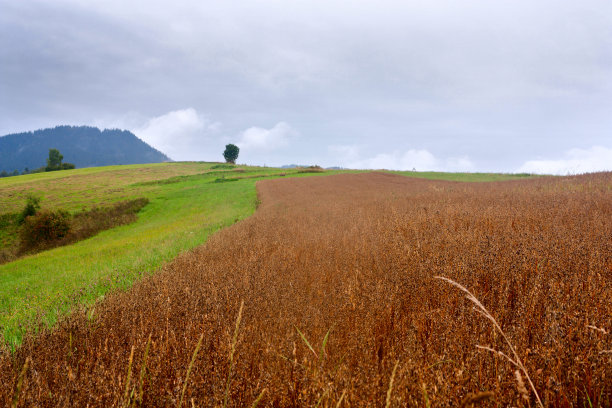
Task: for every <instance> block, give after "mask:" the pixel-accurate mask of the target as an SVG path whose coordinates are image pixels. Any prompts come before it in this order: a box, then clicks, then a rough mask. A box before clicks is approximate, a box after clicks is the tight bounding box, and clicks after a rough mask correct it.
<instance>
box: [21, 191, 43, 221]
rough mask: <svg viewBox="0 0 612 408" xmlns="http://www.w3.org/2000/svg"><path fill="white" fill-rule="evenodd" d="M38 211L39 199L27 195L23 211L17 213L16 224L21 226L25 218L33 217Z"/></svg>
mask: <svg viewBox="0 0 612 408" xmlns="http://www.w3.org/2000/svg"><path fill="white" fill-rule="evenodd" d="M39 209H40V198H39V197H36V196H33V195H29V196H28V201H27V202H26V205H25V207H23V210H21V213H19V216H18V217H17V222H18V223H19V224H23V222H24V221H25V219H26V218H27V217H30V216H32V215H35V214H36V211H38V210H39Z"/></svg>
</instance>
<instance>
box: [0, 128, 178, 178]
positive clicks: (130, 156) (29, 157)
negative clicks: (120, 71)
mask: <svg viewBox="0 0 612 408" xmlns="http://www.w3.org/2000/svg"><path fill="white" fill-rule="evenodd" d="M51 148H54V149H58V150H59V151H60V152H61V153H62V154H63V155H64V158H65V159H66V161H68V162H70V163H74V164H75V165H76V167H77V168H82V167H98V166H110V165H116V164H142V163H160V162H164V161H169V160H170V159H169V158H168V156H166V155H165V154H163V153H162V152H160V151H159V150H156V149H154V148H153V147H151V146H149V145H148V144H147V143H145V142H144V141H142V140H141V139H139V138H138V137H136V135H134V134H133V133H132V132H129V131H127V130H120V129H104V130H100V129H98V128H96V127H91V126H56V127H54V128H49V129H41V130H36V131H34V132H24V133H15V134H10V135H6V136H2V137H0V172H1V171H7V172H12V171H13V170H18V171H19V172H23V171H24V170H25V169H26V168H28V169H30V170H32V169H35V168H38V167H40V166H44V165H45V163H46V159H47V157H48V154H49V149H51Z"/></svg>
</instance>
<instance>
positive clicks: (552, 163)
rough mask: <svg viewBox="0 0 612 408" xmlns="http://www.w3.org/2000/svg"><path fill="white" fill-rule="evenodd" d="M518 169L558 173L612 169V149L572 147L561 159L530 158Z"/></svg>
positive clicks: (579, 172)
mask: <svg viewBox="0 0 612 408" xmlns="http://www.w3.org/2000/svg"><path fill="white" fill-rule="evenodd" d="M517 171H518V172H519V173H536V174H557V175H567V174H582V173H592V172H596V171H612V149H609V148H606V147H601V146H593V147H591V148H590V149H571V150H569V151H567V152H566V153H565V154H564V155H563V157H562V158H559V159H543V160H529V161H527V162H525V164H523V165H522V166H521V167H520V168H519V169H518V170H517Z"/></svg>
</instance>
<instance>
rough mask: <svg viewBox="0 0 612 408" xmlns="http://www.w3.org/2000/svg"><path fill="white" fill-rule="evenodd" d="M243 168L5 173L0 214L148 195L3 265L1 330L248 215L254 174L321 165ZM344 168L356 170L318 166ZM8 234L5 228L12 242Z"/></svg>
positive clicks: (253, 201)
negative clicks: (72, 237)
mask: <svg viewBox="0 0 612 408" xmlns="http://www.w3.org/2000/svg"><path fill="white" fill-rule="evenodd" d="M240 169H241V170H235V169H227V168H224V166H219V165H218V164H215V163H201V162H188V163H158V164H147V165H128V166H108V167H99V168H87V169H77V170H71V171H60V172H52V173H39V174H32V175H26V176H18V177H11V178H5V179H0V208H1V209H2V210H0V213H2V214H10V213H16V212H18V211H19V210H20V209H21V208H22V207H23V205H24V203H25V198H26V196H27V195H28V194H30V193H34V194H36V195H39V196H41V197H42V198H43V201H42V206H43V208H62V209H65V210H69V211H72V212H76V211H79V210H83V209H87V208H91V207H93V206H104V205H108V204H112V203H114V202H117V201H121V200H126V199H133V198H138V197H146V198H148V199H149V200H150V204H148V205H147V206H146V207H145V208H144V209H143V210H142V211H141V212H140V213H139V218H138V221H136V222H135V223H133V224H130V225H125V226H121V227H118V228H114V229H112V230H108V231H104V232H102V233H100V234H98V235H96V236H94V237H92V238H90V239H87V240H84V241H81V242H78V243H75V244H72V245H69V246H66V247H60V248H55V249H52V250H49V251H45V252H41V253H39V254H36V255H32V256H28V257H25V258H22V259H19V260H17V261H14V262H10V263H7V264H4V265H0V333H1V335H2V336H3V337H4V341H5V343H6V344H8V345H9V347H11V348H14V347H15V346H16V345H18V344H20V342H21V339H22V337H23V334H24V332H25V331H26V330H30V329H32V327H33V325H35V324H38V323H39V322H42V323H44V324H47V325H52V324H54V323H55V322H56V321H57V319H58V318H59V317H61V316H63V315H65V314H66V313H68V312H69V311H70V310H71V309H72V308H74V307H75V306H77V305H83V304H84V305H91V304H92V303H94V302H95V301H96V299H98V298H100V297H101V296H103V295H104V294H105V293H108V292H109V291H111V290H113V289H116V288H120V289H121V288H127V287H129V286H130V285H131V284H132V283H133V282H134V280H135V279H138V277H140V276H142V275H143V274H148V273H151V272H152V271H154V270H156V269H158V268H159V267H160V266H161V265H163V264H164V263H166V262H168V261H169V260H171V259H173V258H175V257H176V256H177V255H178V254H179V253H181V252H183V251H186V250H188V249H191V248H193V247H195V246H197V245H200V244H201V243H203V242H204V241H205V240H206V238H207V237H208V236H209V235H210V234H211V233H213V232H215V231H217V230H219V229H220V228H223V227H225V226H228V225H230V224H232V223H234V222H236V221H238V220H241V219H243V218H245V217H248V216H249V215H251V214H252V213H253V212H254V211H255V208H256V205H257V196H256V190H255V183H256V182H257V181H258V180H260V179H262V178H270V177H280V176H281V175H287V176H293V177H306V176H313V175H319V174H317V173H300V170H299V169H290V170H287V169H277V168H260V167H247V166H241V167H240ZM340 172H352V171H325V172H323V173H320V174H321V175H328V174H337V173H340ZM400 174H405V175H409V176H416V177H425V178H442V179H450V180H464V181H472V180H473V179H474V177H476V178H478V179H479V181H484V180H486V179H487V177H489V179H490V180H498V179H500V178H513V177H512V176H511V175H478V176H474V175H471V174H469V173H463V174H455V173H420V172H419V173H416V172H401V173H400ZM235 179H238V180H237V181H236V182H231V183H229V182H220V181H228V180H235ZM2 214H0V215H2ZM0 232H1V231H0ZM5 235H6V231H5ZM9 238H10V237H3V239H4V240H5V241H6V242H10V239H9Z"/></svg>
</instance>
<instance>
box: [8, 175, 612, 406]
mask: <svg viewBox="0 0 612 408" xmlns="http://www.w3.org/2000/svg"><path fill="white" fill-rule="evenodd" d="M257 186H258V194H259V199H260V200H261V205H260V207H259V208H258V210H257V212H256V213H255V214H254V215H253V216H251V217H249V218H247V219H245V220H243V221H240V222H239V223H237V224H235V225H233V226H232V227H229V228H227V229H225V230H222V231H220V232H219V233H217V234H215V235H214V236H212V237H211V238H210V239H209V240H208V242H207V243H206V244H205V245H203V246H201V247H198V248H197V249H195V250H192V251H190V252H188V253H185V254H183V255H181V256H180V257H179V258H177V259H176V260H175V261H173V262H172V263H170V264H168V265H167V266H166V267H164V268H163V270H162V271H160V272H159V273H156V274H154V275H152V276H148V277H146V278H144V279H143V280H142V281H140V282H138V283H136V284H135V285H134V286H133V287H132V288H131V289H130V290H129V291H126V292H118V293H114V294H112V295H108V296H107V297H106V298H105V299H104V300H103V301H100V302H98V303H97V304H96V306H95V307H94V308H90V309H89V310H82V311H79V312H76V313H73V314H72V315H71V316H70V317H69V318H68V319H66V320H65V321H63V322H61V323H60V324H59V325H58V326H57V327H56V328H54V329H52V330H51V329H49V330H47V329H43V332H42V334H39V335H38V336H36V337H28V338H26V339H25V340H24V342H23V345H22V346H21V347H20V348H18V349H17V351H16V352H15V353H14V354H9V353H8V352H6V353H5V354H3V355H2V356H0V384H2V385H1V386H0V404H2V405H4V406H10V405H11V404H13V406H19V407H34V406H43V407H45V406H78V407H86V406H90V407H93V406H100V407H108V406H124V407H127V406H164V407H165V406H168V407H177V406H178V407H181V406H182V407H211V406H224V407H225V406H227V407H251V406H270V407H305V406H308V407H311V406H312V407H314V406H319V407H400V406H419V407H422V406H423V407H429V406H431V407H460V406H466V407H468V406H489V407H506V406H514V407H535V406H546V407H610V406H611V401H612V334H611V332H612V173H599V174H592V175H584V176H575V177H559V178H557V177H554V178H553V177H546V178H534V179H527V180H519V181H505V182H495V183H459V182H445V181H431V180H423V179H414V178H406V177H403V176H398V175H392V174H383V173H369V174H343V175H336V176H328V177H313V178H300V179H282V180H265V181H260V182H258V185H257ZM440 277H442V278H445V279H449V280H452V281H448V280H444V279H440ZM457 285H462V287H464V288H465V289H466V290H468V291H469V292H470V293H471V294H472V296H473V297H472V299H471V300H470V299H469V296H470V295H469V294H468V293H466V292H464V291H463V290H462V289H461V288H460V287H458V286H457Z"/></svg>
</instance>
